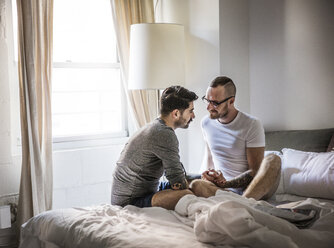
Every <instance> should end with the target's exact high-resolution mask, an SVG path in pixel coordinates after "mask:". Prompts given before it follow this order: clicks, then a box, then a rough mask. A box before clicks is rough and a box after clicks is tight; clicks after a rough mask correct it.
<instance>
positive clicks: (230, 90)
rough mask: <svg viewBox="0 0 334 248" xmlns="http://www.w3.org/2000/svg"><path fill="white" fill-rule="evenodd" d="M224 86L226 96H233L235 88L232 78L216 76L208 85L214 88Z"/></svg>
mask: <svg viewBox="0 0 334 248" xmlns="http://www.w3.org/2000/svg"><path fill="white" fill-rule="evenodd" d="M219 85H220V86H224V87H225V89H226V93H227V96H235V94H236V93H237V89H236V87H235V84H234V83H233V81H232V79H230V78H229V77H226V76H220V77H216V78H215V79H214V80H213V81H212V82H211V84H210V87H212V88H216V87H217V86H219Z"/></svg>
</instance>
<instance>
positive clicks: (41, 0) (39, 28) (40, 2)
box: [17, 0, 53, 225]
mask: <svg viewBox="0 0 334 248" xmlns="http://www.w3.org/2000/svg"><path fill="white" fill-rule="evenodd" d="M17 11H18V44H19V48H18V51H19V59H18V71H19V84H20V111H21V134H22V172H21V183H20V195H19V207H18V222H19V225H21V224H23V223H24V222H25V221H27V220H28V219H29V218H31V217H33V216H34V215H36V214H39V213H41V212H43V211H46V210H49V209H51V207H52V131H51V128H52V124H51V66H52V33H53V31H52V25H53V22H52V19H53V0H17Z"/></svg>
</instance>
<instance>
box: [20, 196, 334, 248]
mask: <svg viewBox="0 0 334 248" xmlns="http://www.w3.org/2000/svg"><path fill="white" fill-rule="evenodd" d="M255 205H263V206H269V204H268V203H267V202H264V201H255V200H253V199H246V198H244V197H241V196H239V195H237V194H234V193H231V192H226V191H220V190H219V191H217V194H216V196H213V197H210V198H207V199H205V198H200V197H194V196H190V195H188V196H185V197H183V198H182V199H181V200H180V201H179V203H178V204H177V206H176V210H175V211H168V210H165V209H162V208H156V207H155V208H143V209H141V208H137V207H134V206H127V207H125V208H121V207H118V206H112V205H101V206H97V207H89V208H72V209H63V210H53V211H49V212H45V213H43V214H40V215H38V216H36V217H34V218H32V219H31V220H30V221H28V222H27V223H26V224H25V225H24V228H23V229H22V232H21V242H22V243H21V246H20V247H22V248H23V247H24V248H39V247H45V248H57V247H71V248H74V247H82V248H85V247H99V248H104V247H172V248H174V247H194V248H196V247H303V248H304V247H305V248H307V247H333V244H334V205H333V204H331V203H328V202H320V201H318V200H316V199H311V198H309V199H305V200H302V201H299V202H294V203H293V204H290V205H289V207H303V206H304V207H305V208H313V209H317V210H318V212H319V218H318V219H317V221H316V222H315V223H314V224H313V225H312V227H311V228H309V229H298V228H297V227H295V225H293V224H291V223H289V222H287V221H285V220H283V219H281V218H277V217H275V216H271V215H269V214H267V213H264V212H262V211H260V210H258V209H256V208H255V207H254V206H255Z"/></svg>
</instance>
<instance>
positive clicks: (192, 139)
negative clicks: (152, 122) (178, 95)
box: [156, 0, 220, 172]
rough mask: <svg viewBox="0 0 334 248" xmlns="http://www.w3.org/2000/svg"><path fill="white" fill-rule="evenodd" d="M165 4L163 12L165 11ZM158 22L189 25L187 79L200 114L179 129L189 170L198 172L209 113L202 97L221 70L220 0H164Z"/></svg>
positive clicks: (186, 32)
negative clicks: (203, 123)
mask: <svg viewBox="0 0 334 248" xmlns="http://www.w3.org/2000/svg"><path fill="white" fill-rule="evenodd" d="M161 8H162V9H163V12H161ZM156 21H157V22H166V23H179V24H183V25H184V27H185V43H186V44H185V45H186V82H185V87H186V88H188V89H190V90H192V91H195V92H196V93H197V95H198V96H199V99H198V100H197V101H196V102H195V115H196V118H195V119H194V121H193V122H192V123H191V124H190V127H189V128H188V129H181V130H180V129H177V130H176V134H177V136H178V138H179V141H180V152H181V161H182V162H183V164H184V166H185V168H186V170H187V171H189V172H197V171H198V170H199V167H200V163H201V160H202V156H203V151H204V150H203V145H204V142H203V139H202V133H201V128H200V121H201V119H202V118H203V116H204V115H205V114H206V107H205V105H204V104H203V102H202V101H201V99H200V98H201V97H202V96H203V95H205V91H206V87H207V85H208V84H209V82H210V81H212V80H213V79H214V78H215V77H216V76H217V75H219V73H220V67H219V64H220V62H219V57H220V55H219V1H218V0H210V1H205V0H161V1H159V2H158V5H157V16H156Z"/></svg>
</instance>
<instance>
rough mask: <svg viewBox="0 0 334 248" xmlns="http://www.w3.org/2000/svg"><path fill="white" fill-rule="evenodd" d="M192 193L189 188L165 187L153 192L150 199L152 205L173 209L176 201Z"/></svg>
mask: <svg viewBox="0 0 334 248" xmlns="http://www.w3.org/2000/svg"><path fill="white" fill-rule="evenodd" d="M189 194H192V195H193V192H192V191H191V190H189V189H183V190H172V189H166V190H162V191H159V192H157V193H155V194H154V195H153V197H152V200H151V205H152V207H162V208H165V209H169V210H174V208H175V206H176V204H177V202H178V201H179V200H180V199H181V198H182V197H183V196H185V195H189Z"/></svg>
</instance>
